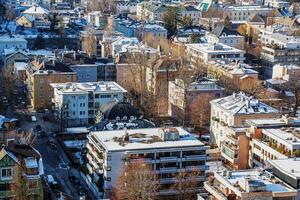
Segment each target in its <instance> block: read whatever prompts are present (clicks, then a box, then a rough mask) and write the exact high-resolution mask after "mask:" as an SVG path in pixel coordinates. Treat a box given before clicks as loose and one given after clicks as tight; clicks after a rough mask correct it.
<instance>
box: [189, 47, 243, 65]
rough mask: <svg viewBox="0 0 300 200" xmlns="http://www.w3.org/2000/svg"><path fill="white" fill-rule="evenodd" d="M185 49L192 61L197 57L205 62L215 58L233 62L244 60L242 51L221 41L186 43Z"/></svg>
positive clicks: (195, 60)
mask: <svg viewBox="0 0 300 200" xmlns="http://www.w3.org/2000/svg"><path fill="white" fill-rule="evenodd" d="M186 51H187V54H188V55H190V56H191V59H192V61H194V62H197V60H198V59H200V60H202V61H203V62H205V63H208V62H210V61H216V60H221V61H235V62H243V61H244V60H245V57H244V54H245V52H244V51H242V50H239V49H236V48H234V47H230V46H228V45H225V44H222V43H203V44H202V43H194V44H186Z"/></svg>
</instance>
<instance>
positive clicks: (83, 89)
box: [50, 81, 127, 94]
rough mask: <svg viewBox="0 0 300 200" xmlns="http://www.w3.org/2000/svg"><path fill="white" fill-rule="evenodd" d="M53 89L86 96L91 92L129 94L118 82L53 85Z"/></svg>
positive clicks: (62, 92)
mask: <svg viewBox="0 0 300 200" xmlns="http://www.w3.org/2000/svg"><path fill="white" fill-rule="evenodd" d="M50 86H51V87H53V88H55V89H57V90H58V93H61V94H77V93H80V94H85V93H88V92H89V91H92V92H96V93H111V92H122V93H125V92H127V91H126V90H125V89H124V88H122V87H121V86H120V85H119V84H117V83H116V82H106V81H100V82H85V83H77V82H72V83H51V84H50Z"/></svg>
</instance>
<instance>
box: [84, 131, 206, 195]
mask: <svg viewBox="0 0 300 200" xmlns="http://www.w3.org/2000/svg"><path fill="white" fill-rule="evenodd" d="M146 141H147V142H146ZM87 149H88V153H87V160H88V161H87V164H86V165H87V169H88V174H87V175H86V176H87V179H88V180H89V181H90V185H91V187H92V188H93V189H94V191H95V193H96V194H98V195H99V196H104V197H107V194H109V192H110V191H111V189H112V187H113V186H114V184H115V183H116V180H117V178H118V176H119V175H120V172H121V171H122V169H123V168H124V165H126V163H127V162H129V161H130V162H135V161H141V160H143V161H145V162H146V163H149V164H150V165H152V167H153V170H154V171H155V173H157V175H158V178H159V182H158V183H157V184H160V187H159V191H157V195H160V196H164V197H168V196H170V199H171V198H172V197H176V194H178V191H177V190H173V189H170V186H172V184H174V183H175V182H176V177H177V175H178V173H179V172H189V171H191V170H195V169H197V170H199V174H198V175H197V177H195V178H196V180H197V182H199V188H197V189H199V190H198V191H199V192H201V191H202V189H203V186H201V185H202V183H203V182H204V181H205V179H206V170H207V168H208V167H207V166H206V159H207V156H206V149H207V147H206V146H204V144H203V143H202V142H200V141H199V140H198V139H196V138H195V137H194V136H193V135H191V134H190V133H188V132H187V131H185V130H184V129H183V128H181V127H172V128H148V129H128V130H115V131H100V132H91V133H90V134H89V135H88V144H87ZM96 183H98V185H102V187H100V188H99V187H97V186H96ZM100 191H103V193H102V192H100Z"/></svg>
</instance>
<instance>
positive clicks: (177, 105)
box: [168, 79, 224, 127]
mask: <svg viewBox="0 0 300 200" xmlns="http://www.w3.org/2000/svg"><path fill="white" fill-rule="evenodd" d="M168 91H169V98H168V101H169V104H168V107H169V108H168V114H169V116H171V117H172V118H174V119H176V120H177V121H181V122H182V121H183V120H184V121H185V124H189V125H194V126H197V127H205V126H207V125H208V124H209V119H210V116H209V114H210V109H209V106H205V103H206V102H209V101H210V100H212V99H216V98H220V97H223V95H224V88H222V87H221V86H219V85H218V84H217V83H216V82H214V81H210V80H199V81H198V82H193V83H191V84H189V85H187V84H185V83H184V82H183V81H182V80H181V79H175V81H170V82H169V90H168ZM201 103H202V105H204V106H199V104H201Z"/></svg>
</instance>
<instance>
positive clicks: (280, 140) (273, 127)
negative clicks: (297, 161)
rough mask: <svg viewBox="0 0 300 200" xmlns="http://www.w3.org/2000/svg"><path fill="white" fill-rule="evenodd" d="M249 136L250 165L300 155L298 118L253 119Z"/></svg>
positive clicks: (249, 122) (259, 164)
mask: <svg viewBox="0 0 300 200" xmlns="http://www.w3.org/2000/svg"><path fill="white" fill-rule="evenodd" d="M247 123H248V124H249V125H250V128H249V129H248V133H247V134H248V136H249V137H250V138H252V140H251V141H250V146H251V148H250V153H249V154H250V156H249V158H250V160H249V164H250V166H264V165H265V164H266V161H268V160H276V159H286V158H288V157H290V156H293V157H294V156H295V157H300V128H299V127H298V126H299V125H300V120H299V119H297V118H288V117H286V116H283V117H282V118H272V119H252V120H249V121H247Z"/></svg>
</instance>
